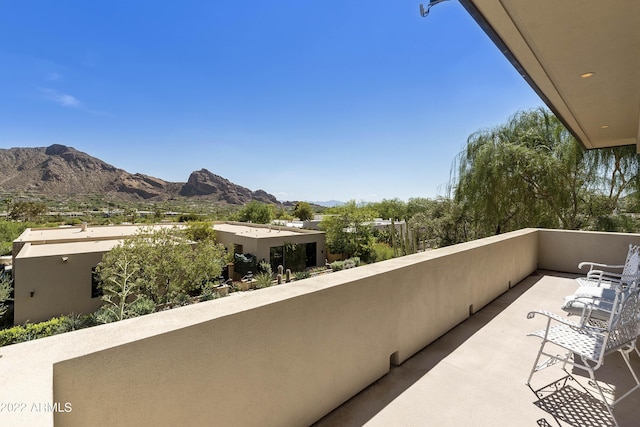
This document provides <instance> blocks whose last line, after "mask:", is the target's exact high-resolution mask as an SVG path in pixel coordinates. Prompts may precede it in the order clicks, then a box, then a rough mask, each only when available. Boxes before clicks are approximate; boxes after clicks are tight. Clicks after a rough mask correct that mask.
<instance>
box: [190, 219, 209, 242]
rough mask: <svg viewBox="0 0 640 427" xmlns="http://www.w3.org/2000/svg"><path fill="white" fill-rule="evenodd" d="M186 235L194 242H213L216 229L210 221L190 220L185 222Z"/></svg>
mask: <svg viewBox="0 0 640 427" xmlns="http://www.w3.org/2000/svg"><path fill="white" fill-rule="evenodd" d="M185 234H186V236H187V237H188V238H189V239H190V240H193V241H194V242H215V240H216V231H215V230H214V229H213V226H212V225H211V223H210V222H205V221H192V222H189V223H188V224H187V228H186V230H185Z"/></svg>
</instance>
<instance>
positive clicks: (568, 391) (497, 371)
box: [313, 271, 640, 427]
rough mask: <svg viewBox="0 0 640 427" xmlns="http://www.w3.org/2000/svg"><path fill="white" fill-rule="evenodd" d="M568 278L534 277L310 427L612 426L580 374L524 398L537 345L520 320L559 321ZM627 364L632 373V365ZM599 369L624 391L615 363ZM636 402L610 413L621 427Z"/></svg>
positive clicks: (571, 284)
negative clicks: (538, 313)
mask: <svg viewBox="0 0 640 427" xmlns="http://www.w3.org/2000/svg"><path fill="white" fill-rule="evenodd" d="M574 277H575V275H569V274H562V273H556V272H547V271H539V272H536V273H534V274H533V275H531V276H529V277H528V278H526V279H525V280H523V281H522V282H520V283H519V284H518V285H516V286H515V287H514V288H512V289H510V290H509V291H508V292H506V293H504V294H503V295H501V296H500V297H498V298H497V299H496V300H494V301H493V302H492V303H491V304H489V305H487V306H486V307H484V308H483V309H482V310H480V311H478V312H477V313H476V314H474V315H473V316H471V317H470V318H468V319H467V320H466V321H464V322H463V323H461V324H459V325H458V326H457V327H455V328H454V329H452V330H451V331H450V332H449V333H447V334H445V335H444V336H442V337H440V338H439V339H438V340H436V341H435V342H433V343H432V344H431V345H429V346H427V347H426V348H424V349H423V350H421V351H420V352H418V353H417V354H415V355H414V356H413V357H412V358H410V359H409V360H407V361H406V362H405V363H403V364H402V365H400V366H393V367H391V369H390V371H389V373H388V374H387V375H385V376H384V377H382V378H380V379H379V380H378V381H376V382H375V383H373V384H371V385H370V386H369V387H368V388H366V389H365V390H363V391H362V392H360V393H359V394H358V395H356V396H354V397H353V398H352V399H350V400H349V401H347V402H346V403H344V404H343V405H342V406H340V407H339V408H337V409H335V410H334V411H333V412H331V413H329V414H328V415H326V416H325V417H324V418H322V419H321V420H319V421H318V422H316V423H315V424H314V425H313V427H333V426H340V427H343V426H364V425H367V426H390V425H393V426H425V425H427V426H431V425H433V426H468V425H491V426H494V425H496V426H497V425H510V426H512V425H518V426H520V425H524V426H526V425H529V426H535V425H540V426H546V425H553V426H580V427H589V426H604V427H608V426H612V425H613V423H612V421H611V420H610V418H609V415H608V412H607V411H606V409H605V408H604V407H603V406H602V404H601V402H600V401H598V400H597V399H595V398H594V397H593V395H592V394H590V393H591V390H589V388H588V383H587V381H585V379H586V378H585V376H584V375H585V374H586V373H583V372H582V371H578V370H574V371H572V372H571V373H570V374H571V377H572V379H577V380H578V381H575V383H576V384H574V382H573V380H572V381H569V380H567V382H566V384H564V387H560V388H558V389H557V390H555V394H554V393H551V392H547V393H546V394H545V395H536V394H532V389H530V388H529V387H527V386H526V385H525V381H526V378H527V376H528V374H529V371H530V369H531V366H532V364H533V360H534V358H535V355H536V353H537V349H538V346H539V340H537V339H535V338H532V337H527V333H529V332H531V331H534V330H536V326H541V324H540V323H536V321H535V320H527V319H526V314H527V313H528V312H529V311H530V310H533V309H537V308H545V309H547V310H550V311H556V312H558V313H562V312H561V311H560V310H559V307H560V304H561V301H562V297H563V296H565V295H568V294H570V293H572V292H573V291H574V290H575V286H576V285H575V281H574V280H572V279H573V278H574ZM618 359H620V360H618ZM636 359H637V357H636ZM633 363H634V364H635V365H640V361H638V360H634V361H633ZM605 365H606V366H603V368H601V369H600V370H599V371H598V373H597V374H596V378H598V379H599V380H600V381H601V382H604V383H605V384H616V385H617V386H619V387H621V389H622V390H624V387H625V386H626V384H627V383H628V379H627V378H624V375H625V374H624V371H625V370H626V367H625V366H624V363H623V362H622V358H621V357H620V356H619V355H617V354H612V355H610V356H609V357H608V358H607V361H606V364H605ZM605 368H606V369H605ZM545 371H551V372H550V373H548V374H547V373H544V374H543V373H540V374H538V375H540V379H539V381H540V382H539V384H538V382H536V384H538V385H536V384H534V385H536V386H539V385H541V384H555V383H557V381H558V379H562V378H563V377H564V376H566V375H567V373H566V372H564V371H563V370H561V369H560V368H559V367H558V369H554V367H552V368H549V369H547V370H545ZM600 371H601V372H600ZM626 372H627V373H628V370H626ZM621 376H622V377H623V378H621ZM627 376H628V374H627ZM578 383H579V384H582V385H585V384H586V386H585V388H582V387H581V386H579V385H578ZM638 396H640V395H636V396H633V397H631V396H630V397H629V398H628V399H625V400H623V401H622V402H621V403H620V404H619V405H618V406H616V410H615V413H616V417H617V419H618V422H619V424H620V425H621V426H632V425H633V426H635V425H637V424H636V420H637V419H639V417H640V408H637V404H636V405H634V404H633V403H634V402H637V400H636V399H638ZM563 402H564V405H561V403H563ZM634 406H635V407H634ZM603 410H604V412H603Z"/></svg>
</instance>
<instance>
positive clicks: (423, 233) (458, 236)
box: [407, 197, 474, 249]
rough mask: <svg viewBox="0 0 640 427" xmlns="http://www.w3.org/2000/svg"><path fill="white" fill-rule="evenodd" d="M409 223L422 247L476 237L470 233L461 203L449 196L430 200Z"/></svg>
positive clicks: (434, 246)
mask: <svg viewBox="0 0 640 427" xmlns="http://www.w3.org/2000/svg"><path fill="white" fill-rule="evenodd" d="M425 200H427V199H425ZM407 224H408V226H409V228H410V229H411V233H412V235H413V237H414V240H415V241H416V242H417V243H418V246H419V248H421V249H426V248H439V247H443V246H449V245H454V244H456V243H462V242H466V241H468V240H471V239H473V237H474V236H472V235H470V234H469V230H468V222H467V219H466V218H465V215H464V212H463V210H462V207H461V205H459V204H457V203H455V202H454V201H453V200H451V199H449V198H443V197H439V198H437V199H436V200H428V203H426V204H423V209H422V210H421V211H419V212H416V213H415V214H414V215H413V216H412V217H411V218H410V219H409V221H408V222H407Z"/></svg>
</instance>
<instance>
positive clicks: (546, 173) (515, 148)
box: [452, 108, 638, 237]
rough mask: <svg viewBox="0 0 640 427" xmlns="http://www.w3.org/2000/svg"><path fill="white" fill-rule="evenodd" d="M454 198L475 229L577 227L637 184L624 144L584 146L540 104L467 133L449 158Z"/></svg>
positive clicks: (633, 158) (632, 158) (634, 162)
mask: <svg viewBox="0 0 640 427" xmlns="http://www.w3.org/2000/svg"><path fill="white" fill-rule="evenodd" d="M453 173H454V174H455V176H454V177H453V179H452V182H453V186H452V188H453V191H454V197H455V200H456V202H458V203H460V204H461V206H462V208H463V210H464V212H465V214H467V215H469V216H470V220H471V221H472V223H473V226H474V227H475V229H476V231H477V233H478V237H482V236H486V235H490V234H494V233H499V232H501V231H510V230H514V229H519V228H523V227H530V226H534V227H539V226H542V227H551V228H565V229H577V228H586V227H589V225H590V221H593V220H594V218H595V217H597V216H602V215H606V214H608V213H611V212H612V211H613V209H615V207H616V203H617V201H618V199H619V198H620V197H621V196H623V195H624V194H626V193H627V192H628V191H629V190H630V189H632V188H637V185H638V184H637V183H638V156H637V155H636V154H635V152H634V151H633V150H632V149H631V148H629V147H619V148H614V149H604V150H592V151H585V150H584V149H583V148H582V147H581V146H580V144H579V143H578V142H577V141H576V139H575V138H574V137H573V136H572V135H571V134H570V133H569V132H568V131H567V130H566V128H564V126H563V125H562V123H561V122H560V121H559V120H558V119H557V118H556V117H555V116H553V115H552V114H551V113H550V112H548V111H547V110H545V109H542V108H540V109H535V110H530V111H524V112H519V113H517V114H515V115H514V116H513V117H511V118H510V119H509V120H508V122H507V123H506V124H503V125H500V126H497V127H495V128H492V129H489V130H483V131H479V132H476V133H474V134H473V135H471V136H470V137H469V139H468V141H467V145H466V148H465V150H464V151H463V152H462V153H461V155H460V156H459V157H458V159H457V162H456V163H454V167H453Z"/></svg>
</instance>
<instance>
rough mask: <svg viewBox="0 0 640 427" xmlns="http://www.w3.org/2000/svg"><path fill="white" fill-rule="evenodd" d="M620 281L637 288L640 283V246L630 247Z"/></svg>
mask: <svg viewBox="0 0 640 427" xmlns="http://www.w3.org/2000/svg"><path fill="white" fill-rule="evenodd" d="M620 281H621V282H622V283H625V284H627V285H631V286H637V285H638V282H640V245H629V252H628V253H627V259H626V261H625V263H624V268H623V270H622V277H621V278H620Z"/></svg>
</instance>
